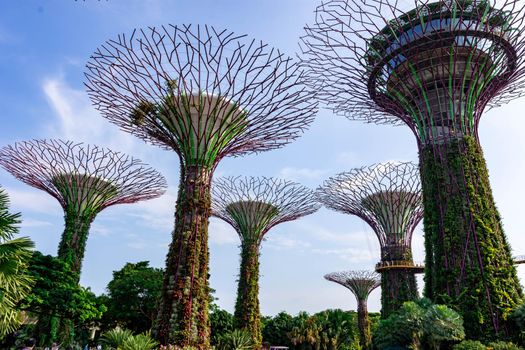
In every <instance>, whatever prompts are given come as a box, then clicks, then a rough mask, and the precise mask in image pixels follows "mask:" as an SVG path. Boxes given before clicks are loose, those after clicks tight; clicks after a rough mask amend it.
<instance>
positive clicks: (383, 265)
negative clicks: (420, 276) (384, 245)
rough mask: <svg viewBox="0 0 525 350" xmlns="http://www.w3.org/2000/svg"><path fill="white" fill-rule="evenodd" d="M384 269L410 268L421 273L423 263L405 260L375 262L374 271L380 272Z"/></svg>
mask: <svg viewBox="0 0 525 350" xmlns="http://www.w3.org/2000/svg"><path fill="white" fill-rule="evenodd" d="M386 270H411V271H412V272H414V273H423V272H425V265H423V264H420V263H414V262H413V261H407V260H391V261H381V262H379V263H377V264H376V272H379V273H381V272H382V271H386Z"/></svg>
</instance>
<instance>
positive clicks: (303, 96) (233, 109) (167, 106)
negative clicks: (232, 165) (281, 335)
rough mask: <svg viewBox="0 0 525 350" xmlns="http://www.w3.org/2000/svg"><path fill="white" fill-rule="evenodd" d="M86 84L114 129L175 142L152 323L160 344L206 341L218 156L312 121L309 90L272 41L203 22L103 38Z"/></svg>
mask: <svg viewBox="0 0 525 350" xmlns="http://www.w3.org/2000/svg"><path fill="white" fill-rule="evenodd" d="M86 77H87V89H88V93H89V96H90V97H91V100H92V101H93V103H94V105H95V106H96V108H97V109H99V110H100V111H101V112H102V115H103V116H104V117H105V118H107V119H109V120H110V121H112V122H114V123H115V124H117V125H119V126H120V127H121V128H122V129H123V130H125V131H128V132H131V133H132V134H134V135H136V136H138V137H140V138H142V139H144V140H146V141H148V142H151V143H153V144H157V145H160V146H162V147H164V148H168V149H171V150H174V151H175V152H177V154H178V155H179V158H180V162H181V181H180V188H179V196H178V201H177V206H176V214H175V229H174V232H173V241H172V244H171V245H170V249H169V252H168V257H167V261H166V263H167V267H166V275H165V280H164V287H163V292H162V302H161V305H160V308H159V316H158V319H157V322H156V326H155V333H156V336H157V338H158V339H159V340H160V341H161V343H163V344H167V343H168V342H172V343H173V342H174V343H176V345H180V346H188V345H190V346H195V347H198V348H199V349H202V348H206V349H207V348H208V347H209V322H208V299H209V293H208V292H209V287H208V232H207V228H208V219H209V216H210V183H211V179H212V175H213V171H214V169H215V167H216V166H217V164H218V163H219V161H220V160H221V159H222V158H223V157H225V156H228V155H234V156H238V155H242V154H245V153H249V152H260V151H266V150H270V149H274V148H278V147H281V146H283V145H285V144H287V143H288V142H291V141H292V140H293V139H295V138H297V137H298V136H299V134H300V133H301V132H302V131H303V130H304V129H305V128H306V127H307V126H308V125H309V124H310V123H311V121H312V120H313V117H314V115H315V112H316V102H313V101H312V99H311V97H312V95H313V92H310V90H307V89H306V88H305V87H304V86H303V84H302V80H303V74H302V73H301V71H300V70H299V68H298V66H297V65H296V64H295V63H293V62H292V60H291V58H289V57H286V56H285V55H283V54H282V53H280V52H279V51H278V50H275V49H272V48H270V47H268V46H267V45H266V44H263V43H261V42H257V41H255V40H248V39H247V38H246V37H244V36H242V35H235V34H233V33H232V32H229V31H226V30H217V29H215V28H213V27H209V26H203V27H201V26H196V27H195V26H194V27H192V26H189V25H188V26H186V25H183V26H173V25H169V26H163V27H159V28H153V27H150V28H148V29H143V30H138V31H134V32H133V33H132V34H131V35H129V36H127V35H120V36H118V37H117V38H116V39H113V40H109V41H107V42H106V43H105V44H104V45H102V46H101V47H100V48H99V49H98V50H97V51H96V52H95V53H94V54H93V56H92V57H91V59H90V61H89V62H88V64H87V72H86Z"/></svg>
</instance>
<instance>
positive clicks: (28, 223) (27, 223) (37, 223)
mask: <svg viewBox="0 0 525 350" xmlns="http://www.w3.org/2000/svg"><path fill="white" fill-rule="evenodd" d="M46 226H53V223H51V222H49V221H43V220H35V219H27V218H24V219H23V220H22V223H21V224H20V227H21V228H23V229H24V228H30V227H46Z"/></svg>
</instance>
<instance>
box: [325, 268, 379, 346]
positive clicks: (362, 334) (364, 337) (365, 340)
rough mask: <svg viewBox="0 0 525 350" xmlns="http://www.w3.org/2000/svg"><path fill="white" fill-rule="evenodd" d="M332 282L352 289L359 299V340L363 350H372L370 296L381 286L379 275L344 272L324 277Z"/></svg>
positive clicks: (368, 272) (364, 272)
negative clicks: (368, 302)
mask: <svg viewBox="0 0 525 350" xmlns="http://www.w3.org/2000/svg"><path fill="white" fill-rule="evenodd" d="M324 278H325V279H327V280H328V281H331V282H335V283H338V284H340V285H342V286H343V287H346V288H348V289H350V291H351V292H352V293H353V294H354V295H355V298H356V299H357V325H358V328H359V338H360V343H361V346H362V347H363V349H365V350H368V349H370V348H371V344H372V336H371V334H370V320H369V319H368V307H367V305H366V303H367V300H368V296H369V295H370V293H372V291H373V290H374V289H376V288H377V287H379V286H380V285H381V280H380V278H379V275H378V274H377V273H376V272H373V271H342V272H332V273H329V274H327V275H325V276H324Z"/></svg>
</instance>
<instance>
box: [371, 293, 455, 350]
mask: <svg viewBox="0 0 525 350" xmlns="http://www.w3.org/2000/svg"><path fill="white" fill-rule="evenodd" d="M464 337H465V332H464V328H463V319H462V318H461V316H460V315H459V314H458V313H457V312H455V311H454V310H452V309H450V308H448V307H447V306H445V305H434V304H432V303H431V302H430V301H429V300H428V299H424V298H423V299H420V300H418V301H416V302H413V301H408V302H405V303H404V304H403V306H402V307H401V308H400V309H399V310H397V311H396V312H394V313H393V314H391V315H390V316H389V317H388V318H387V319H385V320H382V321H381V322H380V323H379V327H378V328H377V330H376V331H375V332H374V344H375V346H376V348H378V349H380V350H386V349H391V348H395V347H401V348H402V347H405V348H411V349H425V350H427V349H440V348H441V347H442V345H445V344H447V343H450V342H455V341H460V340H462V339H463V338H464Z"/></svg>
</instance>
